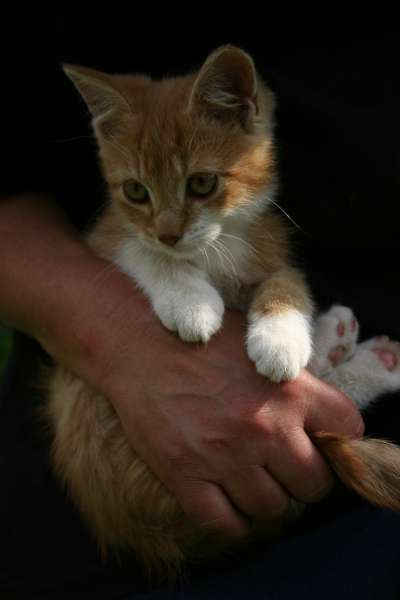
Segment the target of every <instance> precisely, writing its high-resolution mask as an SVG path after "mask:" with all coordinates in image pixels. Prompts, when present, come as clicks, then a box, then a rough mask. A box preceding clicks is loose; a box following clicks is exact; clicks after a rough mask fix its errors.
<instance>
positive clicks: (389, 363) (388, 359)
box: [374, 349, 397, 371]
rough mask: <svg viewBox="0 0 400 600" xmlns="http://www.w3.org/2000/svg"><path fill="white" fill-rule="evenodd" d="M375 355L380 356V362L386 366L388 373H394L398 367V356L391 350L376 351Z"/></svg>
mask: <svg viewBox="0 0 400 600" xmlns="http://www.w3.org/2000/svg"><path fill="white" fill-rule="evenodd" d="M374 352H375V354H377V355H378V357H379V360H380V361H381V362H382V363H383V364H384V365H385V367H386V368H387V370H388V371H393V370H394V369H395V367H396V366H397V356H396V355H395V354H394V352H390V350H380V349H377V350H374Z"/></svg>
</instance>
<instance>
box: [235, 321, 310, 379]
mask: <svg viewBox="0 0 400 600" xmlns="http://www.w3.org/2000/svg"><path fill="white" fill-rule="evenodd" d="M311 350H312V347H311V335H310V323H309V319H308V318H307V317H306V316H305V315H303V314H302V313H300V312H299V311H297V310H290V311H287V312H285V313H283V314H279V315H270V316H264V317H259V316H257V317H252V319H251V322H250V327H249V331H248V334H247V352H248V355H249V357H250V359H251V360H252V361H253V362H254V363H255V365H256V368H257V371H258V372H259V373H260V374H261V375H265V376H266V377H268V378H269V379H271V380H272V381H284V380H288V379H294V378H295V377H297V376H298V374H299V373H300V370H301V369H302V368H303V367H305V366H306V365H307V363H308V361H309V360H310V356H311Z"/></svg>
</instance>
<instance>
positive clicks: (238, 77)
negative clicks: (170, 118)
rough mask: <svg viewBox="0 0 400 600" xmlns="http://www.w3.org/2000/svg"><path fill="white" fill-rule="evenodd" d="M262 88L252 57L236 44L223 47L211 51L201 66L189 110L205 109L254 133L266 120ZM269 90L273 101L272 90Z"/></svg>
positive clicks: (213, 115)
mask: <svg viewBox="0 0 400 600" xmlns="http://www.w3.org/2000/svg"><path fill="white" fill-rule="evenodd" d="M259 87H260V82H259V81H258V77H257V73H256V69H255V66H254V62H253V59H252V58H251V56H250V55H249V54H247V53H246V52H244V50H241V49H240V48H236V47H235V46H222V47H221V48H218V49H217V50H215V51H214V52H212V53H211V54H210V56H209V57H208V58H207V60H206V62H205V63H204V65H203V66H202V68H201V69H200V72H199V74H198V76H197V78H196V80H195V82H194V85H193V88H192V93H191V96H190V101H189V110H192V109H197V110H200V111H205V112H206V113H208V114H210V115H211V116H212V117H215V118H216V119H218V120H219V121H222V122H229V121H236V122H239V123H240V125H241V126H242V127H243V129H245V130H246V131H248V132H253V131H254V128H255V126H256V124H257V121H258V122H260V121H261V120H262V116H261V115H260V89H259ZM265 89H267V88H265ZM264 93H265V90H264ZM268 93H269V94H270V97H271V98H270V99H271V104H273V100H272V92H270V91H269V90H268ZM272 108H273V106H271V112H272Z"/></svg>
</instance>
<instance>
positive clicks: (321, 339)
mask: <svg viewBox="0 0 400 600" xmlns="http://www.w3.org/2000/svg"><path fill="white" fill-rule="evenodd" d="M358 334H359V325H358V321H357V319H356V318H355V316H354V313H353V311H352V310H351V309H350V308H348V307H347V306H332V308H331V309H330V310H329V311H328V312H326V313H323V314H322V315H320V316H319V317H318V318H317V319H316V321H315V326H314V355H313V357H312V360H311V362H310V365H309V369H310V371H311V372H313V373H314V374H316V375H323V374H324V373H326V372H327V371H329V370H331V369H332V368H333V367H336V366H337V365H339V364H341V363H343V362H345V361H346V360H348V359H349V358H350V357H351V356H352V355H353V354H354V351H355V348H356V343H357V339H358Z"/></svg>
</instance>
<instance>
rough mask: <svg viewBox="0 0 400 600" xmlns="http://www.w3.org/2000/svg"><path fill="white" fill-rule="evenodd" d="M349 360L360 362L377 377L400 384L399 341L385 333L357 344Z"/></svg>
mask: <svg viewBox="0 0 400 600" xmlns="http://www.w3.org/2000/svg"><path fill="white" fill-rule="evenodd" d="M351 362H354V363H358V364H362V365H363V366H364V367H365V368H366V369H371V370H372V373H373V374H376V376H377V377H381V378H384V379H385V380H387V381H388V382H389V381H392V382H393V383H395V382H397V385H400V343H399V342H394V341H392V340H390V339H389V338H388V337H387V336H385V335H381V336H377V337H374V338H372V339H370V340H367V341H366V342H362V343H361V344H358V346H357V348H356V352H355V355H354V358H353V359H352V361H351Z"/></svg>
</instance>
